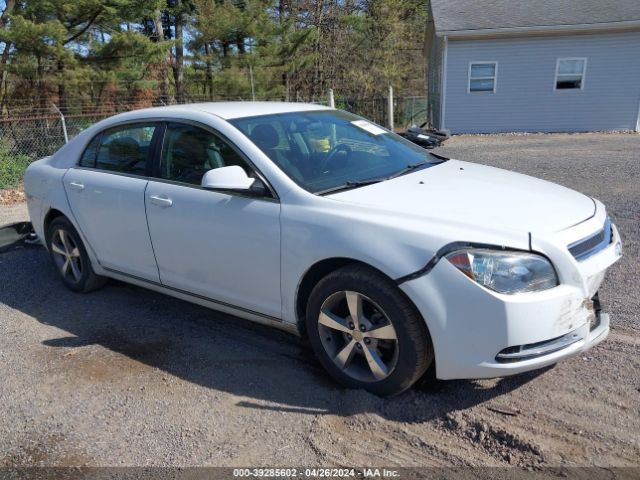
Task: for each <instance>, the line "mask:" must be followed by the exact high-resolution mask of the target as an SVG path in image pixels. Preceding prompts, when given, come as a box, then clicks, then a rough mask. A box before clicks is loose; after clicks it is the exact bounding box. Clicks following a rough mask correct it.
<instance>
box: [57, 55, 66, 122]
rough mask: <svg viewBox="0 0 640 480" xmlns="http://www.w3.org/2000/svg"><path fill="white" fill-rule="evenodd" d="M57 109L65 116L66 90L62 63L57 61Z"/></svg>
mask: <svg viewBox="0 0 640 480" xmlns="http://www.w3.org/2000/svg"><path fill="white" fill-rule="evenodd" d="M58 108H59V109H60V111H61V112H62V114H63V115H66V114H67V90H66V88H65V84H64V61H63V60H58Z"/></svg>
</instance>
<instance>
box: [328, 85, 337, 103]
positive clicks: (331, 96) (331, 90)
mask: <svg viewBox="0 0 640 480" xmlns="http://www.w3.org/2000/svg"><path fill="white" fill-rule="evenodd" d="M329 107H331V108H336V99H335V98H334V97H333V88H330V89H329Z"/></svg>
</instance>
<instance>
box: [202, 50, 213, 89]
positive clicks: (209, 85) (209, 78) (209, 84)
mask: <svg viewBox="0 0 640 480" xmlns="http://www.w3.org/2000/svg"><path fill="white" fill-rule="evenodd" d="M204 54H205V57H206V59H205V63H206V65H207V69H206V71H205V83H206V85H205V91H206V92H207V96H208V98H209V100H213V66H212V65H211V57H210V49H209V44H208V43H206V42H205V44H204Z"/></svg>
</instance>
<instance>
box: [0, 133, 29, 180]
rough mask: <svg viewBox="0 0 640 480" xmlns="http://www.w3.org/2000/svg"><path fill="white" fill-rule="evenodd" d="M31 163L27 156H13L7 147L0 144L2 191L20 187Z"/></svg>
mask: <svg viewBox="0 0 640 480" xmlns="http://www.w3.org/2000/svg"><path fill="white" fill-rule="evenodd" d="M30 163H31V158H29V157H28V156H27V155H20V154H18V155H14V154H11V153H10V152H9V149H8V148H7V146H6V145H4V144H3V143H0V190H2V189H4V188H14V187H17V186H18V185H20V182H21V181H22V177H23V176H24V171H25V170H26V169H27V167H28V166H29V164H30Z"/></svg>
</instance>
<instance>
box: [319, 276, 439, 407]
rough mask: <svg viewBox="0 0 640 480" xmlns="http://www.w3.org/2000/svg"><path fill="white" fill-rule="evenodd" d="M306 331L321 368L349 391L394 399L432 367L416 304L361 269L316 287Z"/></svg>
mask: <svg viewBox="0 0 640 480" xmlns="http://www.w3.org/2000/svg"><path fill="white" fill-rule="evenodd" d="M306 327H307V332H308V336H309V340H310V343H311V345H312V347H313V350H314V352H315V354H316V356H317V357H318V359H319V361H320V363H321V364H322V365H323V366H324V368H325V369H326V370H327V371H328V372H329V374H330V375H331V376H332V377H333V378H334V379H336V380H337V381H338V382H340V383H341V384H343V385H345V386H346V387H349V388H362V389H365V390H368V391H370V392H372V393H375V394H377V395H382V396H390V395H396V394H398V393H400V392H403V391H404V390H406V389H408V388H409V387H411V386H412V385H413V384H414V383H415V382H416V381H417V380H418V379H419V378H420V377H421V376H422V375H423V374H424V373H425V372H426V370H427V368H428V367H429V366H430V365H431V363H432V362H433V348H432V347H431V339H430V337H429V333H428V331H427V328H426V325H425V323H424V320H423V319H422V317H421V316H420V314H419V313H418V312H417V310H416V309H415V307H414V306H413V304H412V303H411V302H410V301H409V299H407V298H406V297H405V295H404V294H403V293H402V292H401V291H400V290H399V289H398V287H397V286H396V285H395V284H394V283H393V282H392V281H391V280H389V279H388V278H387V277H385V276H384V275H382V274H381V273H380V272H378V271H376V270H374V269H372V268H369V267H366V266H363V265H355V266H354V265H350V266H346V267H343V268H341V269H338V270H336V271H334V272H332V273H330V274H329V275H327V276H326V277H325V278H323V279H322V280H321V281H320V282H319V283H318V284H317V285H316V287H315V288H314V289H313V291H312V292H311V295H310V297H309V302H308V304H307V315H306Z"/></svg>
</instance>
